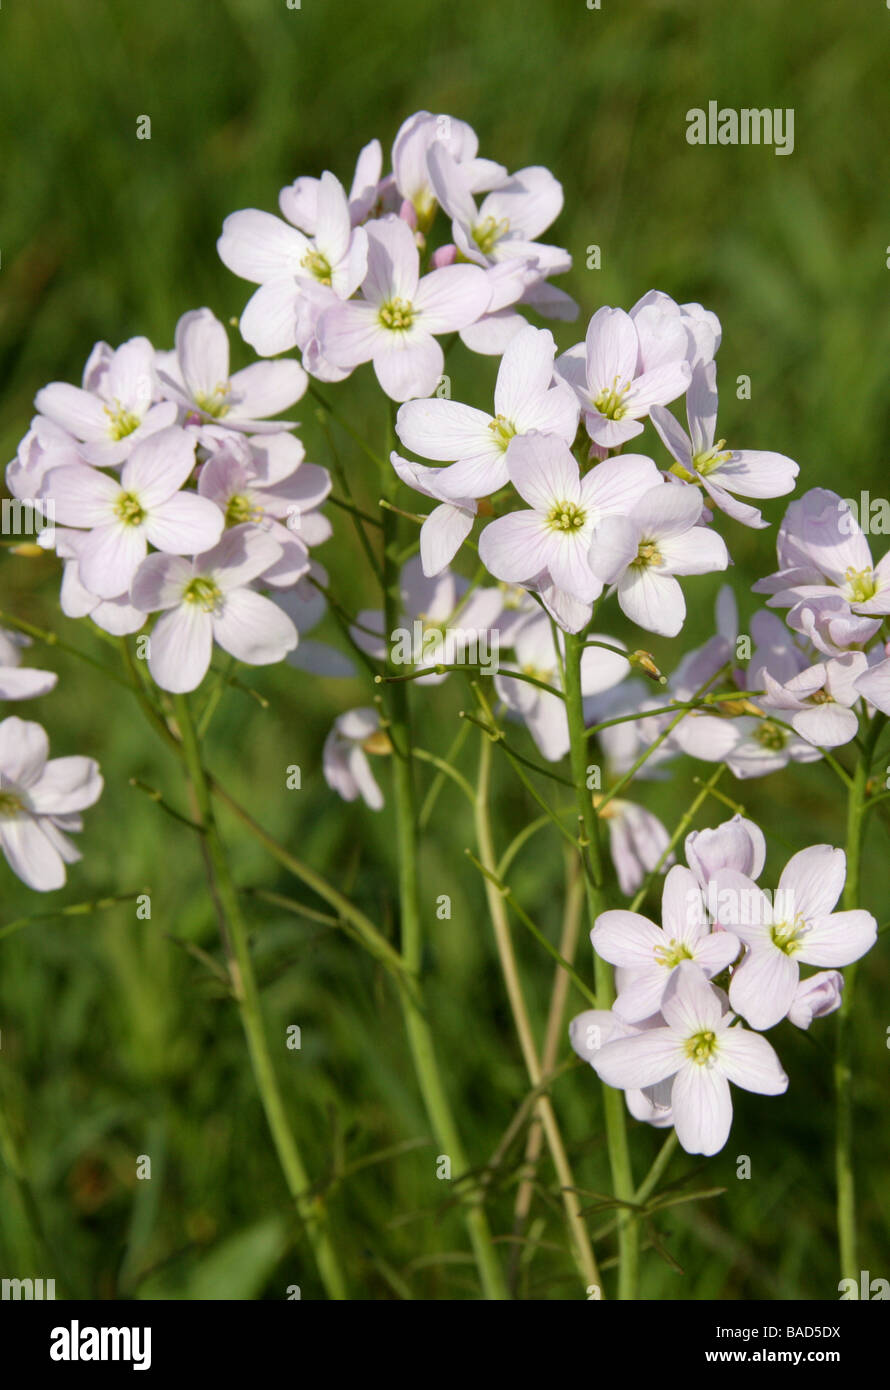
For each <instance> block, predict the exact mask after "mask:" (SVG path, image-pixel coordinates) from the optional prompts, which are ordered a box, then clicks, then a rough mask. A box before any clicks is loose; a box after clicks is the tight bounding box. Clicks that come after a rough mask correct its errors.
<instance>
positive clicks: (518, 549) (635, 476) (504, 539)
mask: <svg viewBox="0 0 890 1390" xmlns="http://www.w3.org/2000/svg"><path fill="white" fill-rule="evenodd" d="M507 468H508V471H509V474H510V481H511V482H512V483H513V486H514V487H515V488H516V491H517V492H518V493H519V495H520V497H521V498H522V499H523V501H525V502H527V503H528V504H529V509H530V510H525V511H516V512H509V513H508V514H507V515H506V516H502V517H499V518H498V519H497V520H496V521H493V522H491V523H490V524H489V525H488V526H486V528H485V530H484V531H483V532H482V534H481V536H480V537H479V558H480V559H481V560H482V563H483V564H484V565H485V567H486V569H488V570H489V571H490V572H491V573H492V574H493V575H495V576H496V578H498V579H503V580H505V581H506V582H507V583H508V584H513V583H523V582H525V581H526V580H530V579H536V578H537V577H538V576H540V575H543V574H546V575H547V576H548V577H549V580H550V581H551V582H552V583H553V584H554V585H555V586H556V587H557V588H559V589H562V590H565V592H566V593H568V594H569V595H571V596H572V597H573V598H575V599H578V600H579V601H580V602H582V603H590V602H591V601H592V600H593V599H595V598H597V597H598V596H599V594H600V593H601V592H602V588H603V584H602V580H601V579H600V578H598V577H597V575H596V574H595V573H594V571H593V569H592V568H591V562H590V555H591V541H592V539H593V537H594V532H595V531H596V529H597V528H598V527H599V526H602V525H605V524H607V522H608V521H609V520H610V519H612V518H613V516H614V514H616V513H624V512H625V511H627V510H631V509H632V508H633V506H634V505H636V502H637V499H638V498H640V497H641V496H646V495H648V493H647V491H646V490H647V489H648V488H651V485H652V484H653V483H655V482H656V481H657V480H658V477H659V474H658V470H657V468H656V467H655V464H654V463H653V462H652V461H651V459H647V458H644V457H643V456H642V455H628V456H627V457H626V458H622V459H620V460H618V459H610V460H608V461H607V462H606V463H602V464H600V465H599V467H597V468H593V469H591V471H590V472H589V473H587V474H586V475H585V476H584V478H583V479H582V478H581V477H580V474H579V470H578V464H577V463H576V461H575V459H574V458H573V456H572V453H571V450H570V449H569V447H568V445H567V444H566V443H565V441H564V440H562V439H560V438H559V437H558V436H557V435H552V434H538V433H536V432H532V433H530V434H526V435H522V436H521V437H519V438H517V439H515V440H514V441H512V442H511V444H510V448H509V453H508V457H507Z"/></svg>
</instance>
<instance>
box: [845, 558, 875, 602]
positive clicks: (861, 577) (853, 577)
mask: <svg viewBox="0 0 890 1390" xmlns="http://www.w3.org/2000/svg"><path fill="white" fill-rule="evenodd" d="M844 578H845V580H846V581H847V598H848V599H849V600H850V602H851V603H867V602H868V600H869V599H870V598H874V596H875V594H876V593H877V592H878V585H877V581H876V580H875V577H874V573H873V571H872V570H854V569H853V566H852V565H851V566H850V568H849V569H848V570H847V572H846V574H845V575H844Z"/></svg>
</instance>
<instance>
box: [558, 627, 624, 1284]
mask: <svg viewBox="0 0 890 1390" xmlns="http://www.w3.org/2000/svg"><path fill="white" fill-rule="evenodd" d="M583 651H584V639H583V637H581V636H578V635H573V634H567V636H566V639H565V697H566V715H567V717H568V723H569V740H570V745H569V760H570V763H571V768H572V780H573V782H574V784H575V794H576V797H577V800H578V813H579V815H580V817H581V823H582V825H583V827H584V839H585V841H586V844H585V847H584V849H585V855H586V858H587V860H588V866H589V871H588V872H587V873H586V874H585V876H584V877H585V882H586V886H587V914H588V919H589V921H590V925H591V927H593V925H594V923H595V922H596V919H597V917H598V916H599V914H600V912H602V911H603V908H604V907H605V905H606V901H605V891H604V890H605V878H606V872H605V855H604V851H603V846H602V842H601V836H600V820H599V816H598V815H597V813H596V811H595V810H594V806H593V798H592V796H591V794H590V792H589V791H588V790H587V730H586V729H585V727H584V699H583V695H582V693H581V657H582V654H583ZM594 969H595V977H594V978H595V989H596V997H597V1002H598V1004H599V1007H600V1008H601V1009H608V1008H610V1007H611V1005H612V1002H613V1001H614V998H615V980H614V976H613V973H612V967H611V966H610V965H609V964H608V963H607V962H606V961H604V960H601V959H600V957H599V956H598V955H594ZM603 1112H604V1117H605V1124H606V1147H607V1149H608V1153H609V1166H610V1168H611V1172H612V1189H613V1192H614V1194H615V1196H616V1197H617V1198H618V1199H619V1201H622V1202H632V1201H633V1200H634V1181H633V1172H632V1170H631V1164H630V1149H629V1146H628V1141H627V1119H626V1115H625V1109H624V1096H623V1095H622V1093H621V1091H616V1090H615V1089H614V1088H613V1087H611V1086H606V1085H605V1084H603ZM638 1280H639V1236H638V1230H637V1225H636V1221H635V1219H634V1215H633V1212H632V1210H631V1209H630V1208H629V1207H622V1208H620V1210H619V1216H618V1297H619V1299H621V1300H622V1301H625V1300H632V1299H635V1298H636V1297H637V1287H638Z"/></svg>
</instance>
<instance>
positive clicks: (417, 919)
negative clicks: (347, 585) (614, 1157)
mask: <svg viewBox="0 0 890 1390" xmlns="http://www.w3.org/2000/svg"><path fill="white" fill-rule="evenodd" d="M383 524H384V545H385V550H384V578H385V589H384V608H385V631H386V632H392V631H393V630H394V629H395V628H396V627H398V625H399V606H400V603H399V573H398V562H397V558H396V550H397V544H398V541H397V524H398V523H397V520H396V517H395V514H394V513H393V512H391V511H390V510H388V509H387V510H384V513H383ZM387 717H388V725H387V728H388V732H389V736H390V741H391V743H392V745H393V799H394V802H395V816H396V844H397V853H398V861H399V868H398V890H399V915H400V922H401V933H402V935H401V945H402V953H401V954H402V963H403V965H404V967H405V969H406V970H407V971H408V972H410V974H411V976H413V978H414V982H415V987H414V988H413V989H410V990H409V989H401V990H400V991H399V997H400V999H401V1002H402V1011H403V1014H404V1018H405V1030H406V1032H407V1034H408V1043H409V1046H410V1048H411V1055H412V1057H413V1060H414V1069H415V1072H416V1073H417V1080H418V1083H419V1085H420V1091H421V1095H422V1096H423V1102H424V1105H425V1107H426V1112H427V1116H428V1117H429V1122H430V1125H431V1126H432V1130H433V1133H434V1134H435V1136H436V1142H437V1144H438V1145H439V1149H440V1152H441V1153H444V1154H447V1155H448V1156H449V1157H450V1159H451V1171H452V1175H453V1177H454V1178H460V1177H461V1176H462V1175H463V1174H464V1173H466V1172H468V1171H469V1166H470V1165H469V1163H468V1161H467V1157H466V1153H465V1151H464V1147H463V1142H462V1140H461V1137H460V1134H459V1133H458V1129H457V1125H456V1123H455V1120H454V1116H453V1114H452V1110H451V1105H450V1102H449V1100H448V1096H447V1094H446V1092H445V1087H444V1084H443V1082H442V1076H441V1073H440V1071H439V1065H438V1061H437V1059H436V1052H435V1047H434V1044H433V1034H432V1029H431V1027H430V1024H429V1019H428V1017H427V1013H426V1010H425V1007H424V1002H423V995H422V986H421V983H420V967H421V958H422V953H423V927H422V922H421V916H420V903H419V895H418V865H417V809H416V805H415V795H414V768H413V760H412V746H411V724H410V710H409V704H408V686H407V685H405V684H403V683H402V682H393V683H392V684H390V685H388V686H387ZM462 1210H463V1214H464V1219H465V1221H466V1223H467V1231H468V1234H469V1238H470V1243H471V1245H472V1247H473V1253H474V1255H475V1257H476V1265H477V1268H478V1270H479V1278H480V1281H481V1283H482V1288H483V1291H484V1294H485V1297H486V1298H487V1299H494V1300H506V1299H508V1298H509V1293H508V1290H507V1285H506V1281H505V1279H504V1273H503V1270H502V1268H501V1264H500V1260H499V1259H498V1255H497V1252H496V1251H495V1248H494V1243H493V1241H492V1237H491V1230H490V1228H489V1224H488V1217H487V1215H486V1212H485V1208H484V1207H483V1206H482V1194H481V1191H480V1189H479V1186H478V1184H474V1185H473V1187H472V1189H471V1190H470V1191H468V1193H467V1196H466V1199H465V1200H464V1202H463V1203H462Z"/></svg>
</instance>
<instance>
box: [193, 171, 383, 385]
mask: <svg viewBox="0 0 890 1390" xmlns="http://www.w3.org/2000/svg"><path fill="white" fill-rule="evenodd" d="M314 222H315V227H314V231H313V233H312V235H311V236H306V235H304V233H303V232H301V231H298V230H297V228H296V227H292V226H288V224H287V223H286V222H282V221H281V218H279V217H275V216H274V215H273V214H272V213H269V212H259V211H258V210H257V209H256V208H247V209H244V210H243V211H241V212H233V213H232V214H231V215H230V216H229V217H227V218H226V220H225V222H224V223H223V229H222V235H221V236H220V238H219V240H218V242H217V243H216V246H217V250H218V252H219V256H220V259H221V261H222V262H223V264H224V265H226V266H228V268H229V270H231V271H234V273H235V274H236V275H240V277H241V278H242V280H250V281H252V282H253V283H254V284H255V285H258V286H259V289H257V290H256V291H255V292H254V294H253V295H252V296H251V298H250V299H249V300H248V302H247V305H246V307H245V309H244V312H243V314H242V315H241V320H240V328H241V336H242V337H243V338H244V340H245V342H248V343H250V345H251V347H252V348H253V349H254V350H255V351H256V352H258V353H259V354H260V356H261V357H271V356H273V355H274V354H276V353H279V352H287V351H288V350H289V349H290V348H293V347H296V345H297V343H298V342H299V340H300V329H299V318H300V315H301V313H302V312H303V301H304V298H305V296H306V295H307V294H309V293H310V292H311V291H312V289H313V288H314V287H319V288H321V289H323V290H326V291H329V292H330V294H331V296H332V297H333V299H334V300H341V299H348V298H349V296H350V295H351V294H354V293H355V291H356V289H357V288H358V286H359V285H360V284H361V282H362V280H363V279H364V276H365V271H366V269H367V261H368V242H367V237H366V235H365V231H364V228H362V227H353V225H352V216H351V210H350V204H349V202H348V200H347V198H346V194H345V192H344V191H343V187H342V185H341V183H340V182H339V180H338V179H337V178H335V177H334V175H333V174H331V173H328V172H325V173H324V174H322V176H321V179H320V180H319V185H318V191H317V197H316V200H315V208H314ZM291 365H296V364H291Z"/></svg>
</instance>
